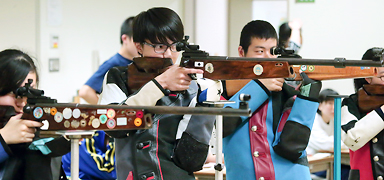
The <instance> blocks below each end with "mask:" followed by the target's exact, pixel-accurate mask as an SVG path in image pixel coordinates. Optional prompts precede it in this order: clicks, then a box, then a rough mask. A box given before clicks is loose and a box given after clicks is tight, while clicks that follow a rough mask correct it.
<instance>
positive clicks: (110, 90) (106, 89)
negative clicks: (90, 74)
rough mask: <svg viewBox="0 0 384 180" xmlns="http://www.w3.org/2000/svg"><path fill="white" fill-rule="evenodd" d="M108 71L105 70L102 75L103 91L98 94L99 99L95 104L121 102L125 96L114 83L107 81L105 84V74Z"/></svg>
mask: <svg viewBox="0 0 384 180" xmlns="http://www.w3.org/2000/svg"><path fill="white" fill-rule="evenodd" d="M108 74H109V72H107V73H106V74H105V76H104V80H103V88H102V89H103V91H102V92H101V94H100V97H99V101H98V103H97V104H101V105H108V104H111V103H121V102H122V101H124V100H125V99H127V96H126V95H125V93H124V92H123V91H122V90H121V89H120V88H119V87H118V86H117V85H116V84H115V83H108V84H107V76H108Z"/></svg>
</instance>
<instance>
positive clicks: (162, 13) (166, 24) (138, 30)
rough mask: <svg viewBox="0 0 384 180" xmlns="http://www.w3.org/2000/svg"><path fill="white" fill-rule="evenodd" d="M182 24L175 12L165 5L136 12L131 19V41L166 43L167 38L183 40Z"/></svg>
mask: <svg viewBox="0 0 384 180" xmlns="http://www.w3.org/2000/svg"><path fill="white" fill-rule="evenodd" d="M183 37H184V26H183V23H182V22H181V19H180V17H179V15H177V13H176V12H175V11H173V10H171V9H168V8H165V7H155V8H151V9H149V10H147V11H143V12H141V13H140V14H138V15H137V16H136V17H135V19H134V20H133V42H138V43H144V42H145V40H149V41H150V42H151V43H154V44H168V40H167V39H169V40H171V41H173V42H178V41H181V40H183Z"/></svg>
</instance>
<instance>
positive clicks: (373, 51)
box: [353, 47, 384, 92]
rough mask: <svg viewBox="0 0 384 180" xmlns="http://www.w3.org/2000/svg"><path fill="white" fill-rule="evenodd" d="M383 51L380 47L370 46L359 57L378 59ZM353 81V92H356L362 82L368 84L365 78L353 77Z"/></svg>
mask: <svg viewBox="0 0 384 180" xmlns="http://www.w3.org/2000/svg"><path fill="white" fill-rule="evenodd" d="M383 51H384V49H383V48H381V47H373V48H370V49H368V50H367V51H366V52H365V53H364V55H363V57H362V58H361V59H362V60H373V61H380V59H381V55H382V53H383ZM353 83H354V86H355V92H357V91H358V90H359V89H360V88H361V87H363V85H364V84H368V82H367V81H366V80H365V78H355V79H354V80H353Z"/></svg>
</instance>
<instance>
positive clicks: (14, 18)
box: [0, 0, 36, 56]
mask: <svg viewBox="0 0 384 180" xmlns="http://www.w3.org/2000/svg"><path fill="white" fill-rule="evenodd" d="M35 22H36V1H35V0H18V1H15V0H1V1H0V24H1V28H0V51H1V50H4V49H7V48H15V49H20V50H23V51H25V52H27V53H29V54H31V55H32V56H36V53H35V52H36V24H35Z"/></svg>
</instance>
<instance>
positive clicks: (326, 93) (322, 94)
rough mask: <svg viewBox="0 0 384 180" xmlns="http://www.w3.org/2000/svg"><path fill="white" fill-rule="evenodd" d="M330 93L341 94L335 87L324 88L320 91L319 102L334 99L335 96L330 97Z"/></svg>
mask: <svg viewBox="0 0 384 180" xmlns="http://www.w3.org/2000/svg"><path fill="white" fill-rule="evenodd" d="M330 95H339V93H337V92H336V91H334V90H333V89H324V90H322V91H321V92H320V93H319V102H320V103H322V102H324V101H329V100H332V99H334V97H328V96H330Z"/></svg>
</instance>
